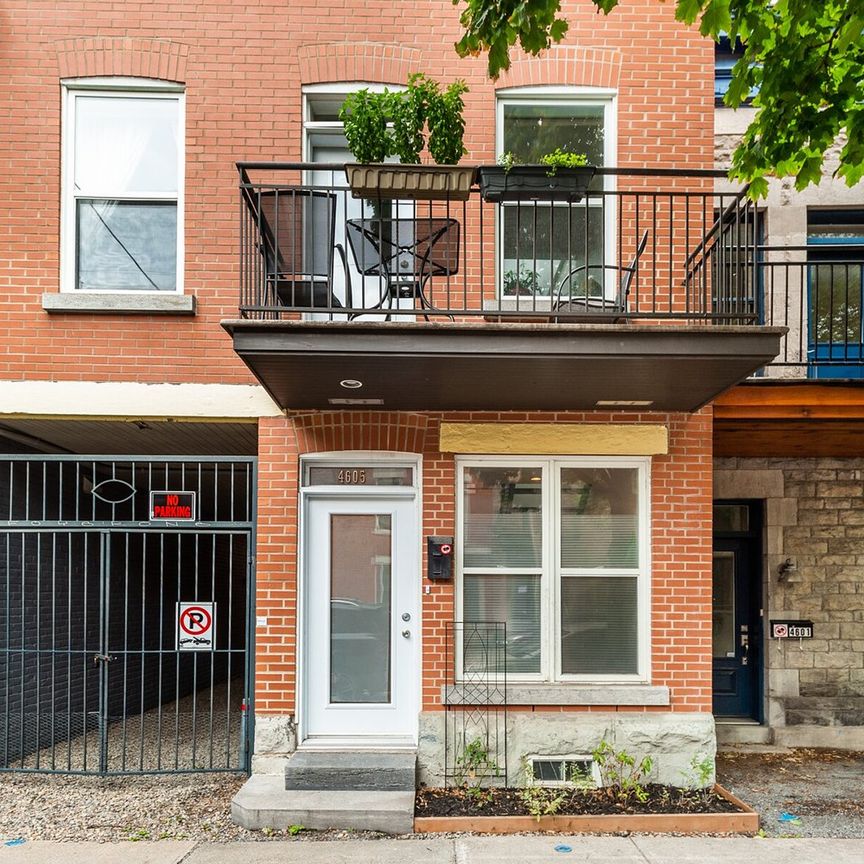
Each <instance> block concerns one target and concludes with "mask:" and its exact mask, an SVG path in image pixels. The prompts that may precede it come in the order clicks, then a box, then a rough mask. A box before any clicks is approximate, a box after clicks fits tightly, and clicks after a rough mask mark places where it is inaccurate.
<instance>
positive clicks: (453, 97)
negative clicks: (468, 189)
mask: <svg viewBox="0 0 864 864" xmlns="http://www.w3.org/2000/svg"><path fill="white" fill-rule="evenodd" d="M428 83H429V84H430V85H433V86H432V87H431V89H430V92H429V107H428V113H427V118H426V119H427V123H428V125H429V154H430V155H431V156H432V158H433V159H434V160H435V162H436V163H437V164H438V165H456V164H457V163H458V162H459V160H460V159H461V158H462V157H463V156H464V155H465V153H466V152H467V151H466V150H465V144H464V137H465V118H464V117H463V116H462V115H463V111H464V110H465V102H464V100H463V99H462V95H463V94H464V93H467V92H468V85H467V84H466V83H465V82H464V81H461V80H460V81H454V82H453V83H452V84H449V85H448V86H447V87H446V88H444V90H441V89H440V87H438V85H437V84H435V82H428Z"/></svg>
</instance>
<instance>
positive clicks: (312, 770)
mask: <svg viewBox="0 0 864 864" xmlns="http://www.w3.org/2000/svg"><path fill="white" fill-rule="evenodd" d="M285 788H286V789H288V790H292V789H293V790H321V791H328V790H329V791H347V790H351V791H357V792H360V791H364V790H367V791H370V792H411V794H412V795H413V794H414V790H415V789H416V788H417V753H416V752H415V751H414V750H399V751H393V750H391V751H382V750H379V751H357V750H326V751H324V750H299V751H298V752H296V753H294V755H293V756H291V758H290V759H289V760H288V763H287V765H286V766H285Z"/></svg>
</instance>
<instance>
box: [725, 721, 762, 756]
mask: <svg viewBox="0 0 864 864" xmlns="http://www.w3.org/2000/svg"><path fill="white" fill-rule="evenodd" d="M714 728H715V730H716V733H717V746H718V748H720V749H725V748H732V747H734V746H735V745H737V744H771V743H773V741H774V730H773V729H771V727H770V726H760V725H758V724H756V723H728V722H727V723H724V722H723V721H718V722H717V723H716V724H715V727H714Z"/></svg>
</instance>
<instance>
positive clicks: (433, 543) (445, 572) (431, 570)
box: [426, 537, 453, 582]
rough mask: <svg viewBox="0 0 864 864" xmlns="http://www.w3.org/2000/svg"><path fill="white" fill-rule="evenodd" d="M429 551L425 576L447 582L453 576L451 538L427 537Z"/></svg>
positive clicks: (435, 580) (436, 580) (434, 580)
mask: <svg viewBox="0 0 864 864" xmlns="http://www.w3.org/2000/svg"><path fill="white" fill-rule="evenodd" d="M426 546H427V551H428V553H429V561H428V571H427V574H426V575H427V576H428V577H429V578H430V579H431V580H432V581H433V582H449V581H450V580H451V579H452V578H453V538H452V537H427V538H426Z"/></svg>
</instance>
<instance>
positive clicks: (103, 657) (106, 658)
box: [93, 654, 114, 666]
mask: <svg viewBox="0 0 864 864" xmlns="http://www.w3.org/2000/svg"><path fill="white" fill-rule="evenodd" d="M113 659H114V658H113V657H112V656H111V655H110V654H94V655H93V665H94V666H98V665H99V664H100V663H110V662H111V661H112V660H113Z"/></svg>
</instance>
